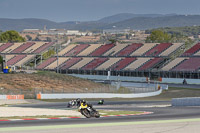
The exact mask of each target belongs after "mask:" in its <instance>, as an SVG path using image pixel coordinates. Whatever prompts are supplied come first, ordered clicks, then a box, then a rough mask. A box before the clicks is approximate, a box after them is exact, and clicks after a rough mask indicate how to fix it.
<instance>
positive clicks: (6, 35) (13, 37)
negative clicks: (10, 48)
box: [0, 30, 26, 43]
mask: <svg viewBox="0 0 200 133" xmlns="http://www.w3.org/2000/svg"><path fill="white" fill-rule="evenodd" d="M25 41H26V39H25V38H24V37H22V36H20V34H19V33H18V32H17V31H14V30H10V31H6V32H2V31H1V32H0V42H1V43H9V42H10V43H14V42H25Z"/></svg>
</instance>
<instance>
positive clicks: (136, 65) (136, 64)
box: [124, 58, 151, 70]
mask: <svg viewBox="0 0 200 133" xmlns="http://www.w3.org/2000/svg"><path fill="white" fill-rule="evenodd" d="M150 59H151V58H137V60H136V61H134V62H133V63H131V64H129V65H128V66H127V67H126V68H124V70H136V69H137V68H139V67H140V66H142V65H143V64H145V63H146V62H147V61H149V60H150Z"/></svg>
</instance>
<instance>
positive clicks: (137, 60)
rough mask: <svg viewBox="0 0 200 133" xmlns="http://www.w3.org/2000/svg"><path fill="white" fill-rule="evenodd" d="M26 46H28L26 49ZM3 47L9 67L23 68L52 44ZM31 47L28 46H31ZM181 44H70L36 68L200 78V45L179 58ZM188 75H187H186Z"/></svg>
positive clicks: (0, 45) (22, 44)
mask: <svg viewBox="0 0 200 133" xmlns="http://www.w3.org/2000/svg"><path fill="white" fill-rule="evenodd" d="M25 44H26V45H27V46H25ZM13 45H14V44H12V43H6V44H0V48H1V49H0V51H1V54H5V53H7V54H6V58H7V64H8V65H17V66H20V65H23V64H25V63H26V62H28V61H30V60H34V59H35V58H36V57H35V55H41V54H42V52H44V51H45V50H47V49H49V48H50V47H51V46H52V45H53V43H42V42H31V43H21V44H20V43H18V44H16V46H13ZM28 46H29V47H28ZM182 46H183V44H182V43H160V44H157V43H144V44H141V43H133V44H70V45H67V46H66V47H64V48H63V49H61V51H60V52H58V56H57V55H54V56H52V57H51V58H49V59H47V60H46V61H44V62H42V63H40V62H38V64H37V67H36V69H41V70H55V69H56V68H57V66H58V68H57V69H59V70H60V72H62V73H82V74H83V73H87V74H93V73H99V74H107V71H109V70H110V71H111V72H114V73H112V74H115V72H116V71H117V72H118V73H119V74H120V75H123V74H124V73H129V74H128V75H130V76H138V75H140V76H150V75H151V74H153V75H154V76H155V75H156V76H170V77H185V76H187V72H188V71H190V72H193V73H195V74H197V75H196V76H194V77H200V76H199V75H200V74H199V68H200V63H199V61H200V57H199V55H200V43H197V44H196V45H194V46H193V47H191V48H189V49H188V50H186V51H185V52H184V53H180V54H179V56H178V55H177V57H176V56H175V55H176V51H181V50H182ZM184 72H185V74H183V73H184Z"/></svg>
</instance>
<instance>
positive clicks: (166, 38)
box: [146, 30, 171, 43]
mask: <svg viewBox="0 0 200 133" xmlns="http://www.w3.org/2000/svg"><path fill="white" fill-rule="evenodd" d="M170 41H171V35H170V34H167V33H165V32H163V31H161V30H154V31H152V32H151V35H150V36H148V37H147V39H146V42H147V43H168V42H170Z"/></svg>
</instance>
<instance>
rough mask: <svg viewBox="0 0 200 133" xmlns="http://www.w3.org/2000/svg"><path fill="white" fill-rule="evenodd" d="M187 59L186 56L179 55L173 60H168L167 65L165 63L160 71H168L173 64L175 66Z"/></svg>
mask: <svg viewBox="0 0 200 133" xmlns="http://www.w3.org/2000/svg"><path fill="white" fill-rule="evenodd" d="M185 59H187V58H186V57H179V58H176V59H174V60H173V61H170V62H169V63H168V64H167V65H165V66H164V67H163V68H161V70H162V71H169V70H171V69H172V68H174V67H175V66H177V65H178V64H179V63H181V62H182V61H184V60H185Z"/></svg>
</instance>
